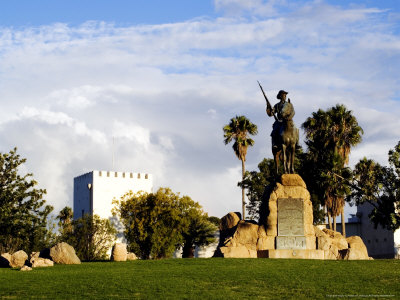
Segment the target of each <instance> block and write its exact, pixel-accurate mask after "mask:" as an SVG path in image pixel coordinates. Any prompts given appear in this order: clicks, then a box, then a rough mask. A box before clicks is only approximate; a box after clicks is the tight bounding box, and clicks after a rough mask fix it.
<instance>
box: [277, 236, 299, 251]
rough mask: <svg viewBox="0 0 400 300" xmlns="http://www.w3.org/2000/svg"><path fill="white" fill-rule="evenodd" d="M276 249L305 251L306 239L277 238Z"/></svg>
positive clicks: (293, 237)
mask: <svg viewBox="0 0 400 300" xmlns="http://www.w3.org/2000/svg"><path fill="white" fill-rule="evenodd" d="M276 249H306V237H305V236H277V237H276Z"/></svg>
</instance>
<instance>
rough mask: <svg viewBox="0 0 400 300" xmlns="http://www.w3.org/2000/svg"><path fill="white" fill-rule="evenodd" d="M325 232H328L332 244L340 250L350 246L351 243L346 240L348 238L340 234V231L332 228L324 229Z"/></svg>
mask: <svg viewBox="0 0 400 300" xmlns="http://www.w3.org/2000/svg"><path fill="white" fill-rule="evenodd" d="M322 231H323V232H324V233H326V234H327V235H328V236H329V237H330V238H331V239H332V244H333V245H335V246H336V247H337V248H338V250H344V249H348V248H349V244H348V243H347V241H346V238H345V237H344V236H343V235H341V234H340V232H337V231H333V230H330V229H323V230H322Z"/></svg>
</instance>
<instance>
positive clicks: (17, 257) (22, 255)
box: [10, 250, 28, 268]
mask: <svg viewBox="0 0 400 300" xmlns="http://www.w3.org/2000/svg"><path fill="white" fill-rule="evenodd" d="M27 259H28V254H26V252H25V251H23V250H19V251H17V252H15V253H13V254H12V255H11V260H10V266H11V267H12V268H21V267H22V266H23V265H24V264H25V262H26V260H27Z"/></svg>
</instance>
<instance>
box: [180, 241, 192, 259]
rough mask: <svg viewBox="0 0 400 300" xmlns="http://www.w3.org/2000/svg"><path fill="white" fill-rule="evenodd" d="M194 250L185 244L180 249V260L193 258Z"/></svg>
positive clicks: (188, 244)
mask: <svg viewBox="0 0 400 300" xmlns="http://www.w3.org/2000/svg"><path fill="white" fill-rule="evenodd" d="M193 257H194V248H193V246H192V245H191V244H190V243H185V244H184V245H183V249H182V258H193Z"/></svg>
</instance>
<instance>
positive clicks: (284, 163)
mask: <svg viewBox="0 0 400 300" xmlns="http://www.w3.org/2000/svg"><path fill="white" fill-rule="evenodd" d="M282 155H283V160H282V161H283V173H284V174H287V173H288V169H287V157H286V145H285V144H282Z"/></svg>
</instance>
